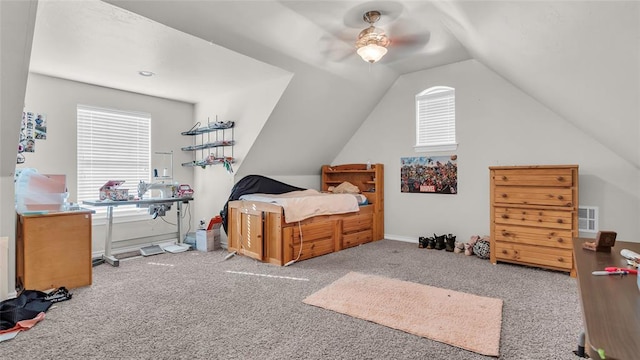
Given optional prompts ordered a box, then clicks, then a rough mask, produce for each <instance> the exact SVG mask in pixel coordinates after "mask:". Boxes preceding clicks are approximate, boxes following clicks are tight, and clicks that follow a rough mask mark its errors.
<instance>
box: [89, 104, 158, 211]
mask: <svg viewBox="0 0 640 360" xmlns="http://www.w3.org/2000/svg"><path fill="white" fill-rule="evenodd" d="M77 117H78V118H77V148H78V149H77V153H78V158H77V167H78V168H77V171H78V181H77V185H78V187H77V189H78V193H77V201H78V202H79V203H82V201H83V200H96V199H98V197H99V193H100V192H99V190H100V187H101V186H102V185H104V183H106V182H107V181H109V180H124V183H123V185H122V186H121V188H126V189H129V194H130V195H136V194H137V186H138V183H139V182H140V180H144V181H150V179H151V173H150V170H149V169H150V167H151V115H150V114H148V113H142V112H133V111H121V110H114V109H104V108H98V107H92V106H86V105H78V107H77ZM95 210H96V215H100V214H103V213H105V212H106V210H105V207H96V208H95ZM141 212H145V211H144V210H140V209H136V208H135V207H131V206H123V207H116V208H115V209H114V216H116V217H117V216H120V217H121V216H128V215H138V214H140V213H141Z"/></svg>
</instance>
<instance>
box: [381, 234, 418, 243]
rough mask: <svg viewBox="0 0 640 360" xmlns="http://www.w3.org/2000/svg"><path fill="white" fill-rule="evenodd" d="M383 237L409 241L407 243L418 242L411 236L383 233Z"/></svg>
mask: <svg viewBox="0 0 640 360" xmlns="http://www.w3.org/2000/svg"><path fill="white" fill-rule="evenodd" d="M384 238H385V239H387V240H395V241H403V242H409V243H414V244H417V243H418V239H416V238H413V237H407V236H400V235H393V234H384Z"/></svg>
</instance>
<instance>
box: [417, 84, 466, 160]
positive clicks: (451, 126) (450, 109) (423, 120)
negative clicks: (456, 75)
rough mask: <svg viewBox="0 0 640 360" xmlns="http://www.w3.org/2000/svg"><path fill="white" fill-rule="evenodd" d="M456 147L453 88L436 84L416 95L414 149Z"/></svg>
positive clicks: (454, 148) (441, 149)
mask: <svg viewBox="0 0 640 360" xmlns="http://www.w3.org/2000/svg"><path fill="white" fill-rule="evenodd" d="M456 148H457V143H456V92H455V89H454V88H450V87H446V86H436V87H432V88H430V89H427V90H425V91H423V92H421V93H420V94H418V95H416V146H415V149H416V151H449V150H456Z"/></svg>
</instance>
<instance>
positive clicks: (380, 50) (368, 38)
mask: <svg viewBox="0 0 640 360" xmlns="http://www.w3.org/2000/svg"><path fill="white" fill-rule="evenodd" d="M383 14H385V16H386V14H387V13H386V12H383V11H381V10H369V11H366V12H365V13H364V14H363V15H362V20H364V21H365V22H366V23H368V24H369V27H367V28H366V29H364V30H362V31H360V33H359V34H358V38H357V39H356V41H355V47H356V53H357V54H358V55H360V57H361V58H362V60H364V61H366V62H369V63H375V62H378V61H379V60H380V59H382V57H383V56H385V55H386V54H387V51H388V50H391V53H389V55H387V57H390V59H389V60H390V61H391V62H393V61H396V60H399V59H402V58H406V56H407V55H410V54H411V53H414V52H417V51H420V49H422V48H423V47H424V46H425V45H426V44H427V42H429V38H430V32H429V31H428V30H426V29H424V28H422V26H420V24H418V23H416V22H415V21H414V20H411V19H410V18H403V19H398V15H397V14H396V15H395V16H394V14H393V13H390V16H386V17H390V18H391V19H392V21H393V23H392V24H391V26H390V28H389V32H390V35H387V34H386V33H385V31H384V30H383V29H382V28H380V27H376V26H375V24H376V22H378V21H379V20H380V18H381V17H382V15H383ZM385 20H387V21H389V20H388V19H386V18H385Z"/></svg>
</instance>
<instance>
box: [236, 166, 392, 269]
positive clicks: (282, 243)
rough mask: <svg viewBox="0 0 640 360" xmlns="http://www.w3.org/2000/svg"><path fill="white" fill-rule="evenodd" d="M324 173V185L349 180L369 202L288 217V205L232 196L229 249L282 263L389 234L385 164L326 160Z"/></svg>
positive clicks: (259, 258) (261, 259)
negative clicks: (304, 216)
mask: <svg viewBox="0 0 640 360" xmlns="http://www.w3.org/2000/svg"><path fill="white" fill-rule="evenodd" d="M322 173H323V176H322V187H323V189H322V190H324V191H326V190H327V188H328V187H329V186H332V185H334V186H335V185H339V184H340V183H342V181H349V182H350V183H352V184H354V185H356V186H358V187H359V188H360V189H361V191H363V194H365V196H366V197H367V199H368V201H369V205H363V206H360V210H359V211H358V212H354V213H348V214H340V215H322V216H315V217H313V218H309V219H306V220H303V221H300V222H299V223H298V222H295V223H286V222H285V221H284V220H285V217H284V210H283V208H282V207H281V206H279V205H275V204H271V203H265V202H259V201H246V200H236V201H230V202H229V204H228V209H229V211H228V216H227V228H228V229H229V234H228V244H227V248H228V251H236V252H237V253H238V254H240V255H245V256H249V257H251V258H254V259H257V260H260V261H262V262H268V263H271V264H275V265H280V266H282V265H285V264H287V263H289V262H290V261H292V260H296V259H297V260H298V261H301V260H306V259H310V258H313V257H316V256H321V255H325V254H329V253H332V252H335V251H340V250H343V249H346V248H349V247H353V246H357V245H360V244H364V243H367V242H370V241H376V240H381V239H383V237H384V207H383V206H384V203H383V200H382V196H383V195H382V194H383V193H384V187H383V181H384V172H383V166H382V164H373V165H371V169H367V166H366V164H348V165H339V166H328V165H325V166H323V167H322ZM341 179H344V180H341ZM301 233H302V237H301V236H300V234H301ZM301 244H302V250H300V246H301ZM298 254H300V257H299V259H298Z"/></svg>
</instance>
